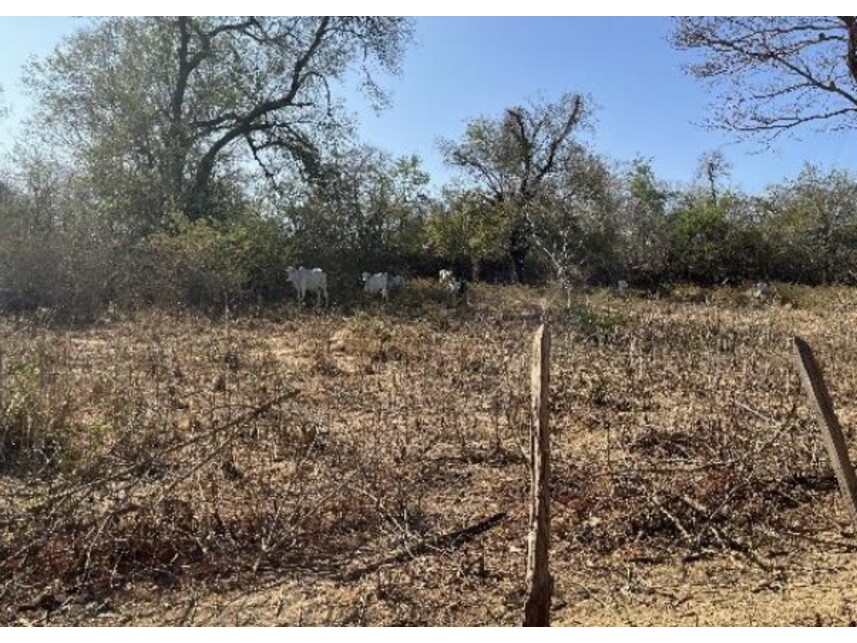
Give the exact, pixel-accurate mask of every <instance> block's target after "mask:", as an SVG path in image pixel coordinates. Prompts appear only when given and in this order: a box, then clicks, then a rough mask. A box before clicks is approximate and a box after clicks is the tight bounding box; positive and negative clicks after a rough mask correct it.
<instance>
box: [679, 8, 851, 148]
mask: <svg viewBox="0 0 857 643" xmlns="http://www.w3.org/2000/svg"><path fill="white" fill-rule="evenodd" d="M672 41H673V44H674V45H675V46H676V47H678V48H679V49H683V50H689V51H691V52H693V53H695V54H697V58H696V60H695V61H694V62H692V63H690V64H689V65H688V67H687V69H688V71H689V73H690V74H691V75H693V76H695V77H697V78H700V79H702V80H704V81H706V82H708V83H709V84H710V85H711V86H713V87H716V88H719V89H720V94H719V96H718V99H717V103H716V105H715V106H714V112H713V115H712V118H711V119H710V121H709V122H710V123H711V124H712V126H714V127H723V128H727V129H730V130H733V131H735V132H737V133H739V134H745V133H746V134H754V135H759V136H761V137H762V138H763V140H772V139H773V138H775V137H776V136H778V135H780V134H782V133H784V132H787V131H790V130H793V129H795V128H799V127H803V126H805V125H811V126H815V127H817V128H819V129H832V130H835V129H853V128H855V127H857V18H855V17H853V16H839V17H803V16H796V17H783V16H772V17H752V16H749V17H744V16H741V17H736V16H697V17H685V18H678V19H677V21H676V24H675V29H674V31H673V34H672Z"/></svg>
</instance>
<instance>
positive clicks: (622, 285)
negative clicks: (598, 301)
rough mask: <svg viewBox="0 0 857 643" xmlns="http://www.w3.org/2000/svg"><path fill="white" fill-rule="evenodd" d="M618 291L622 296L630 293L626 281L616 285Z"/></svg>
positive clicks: (620, 281) (621, 280) (622, 280)
mask: <svg viewBox="0 0 857 643" xmlns="http://www.w3.org/2000/svg"><path fill="white" fill-rule="evenodd" d="M616 289H617V290H618V291H619V294H620V295H625V294H627V293H628V282H627V281H625V280H624V279H620V280H619V281H618V282H617V283H616Z"/></svg>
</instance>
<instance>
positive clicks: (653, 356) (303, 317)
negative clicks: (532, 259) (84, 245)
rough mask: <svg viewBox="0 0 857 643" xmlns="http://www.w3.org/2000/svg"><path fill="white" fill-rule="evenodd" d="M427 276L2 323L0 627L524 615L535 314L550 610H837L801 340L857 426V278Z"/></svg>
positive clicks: (725, 615) (570, 614)
mask: <svg viewBox="0 0 857 643" xmlns="http://www.w3.org/2000/svg"><path fill="white" fill-rule="evenodd" d="M415 290H416V292H414V291H413V290H412V291H411V292H407V291H406V292H403V293H399V297H398V298H393V300H392V301H391V302H389V303H387V304H383V303H380V302H371V301H369V302H363V304H362V305H363V308H362V309H358V310H352V311H349V312H348V314H345V313H339V312H335V311H334V312H331V311H324V312H315V311H311V310H298V309H296V308H293V307H290V308H285V309H283V310H281V311H278V312H277V313H269V314H267V315H266V316H263V317H259V318H252V319H243V320H238V321H233V322H230V323H228V324H225V323H221V322H214V321H209V320H205V319H200V318H195V317H192V316H184V317H178V318H177V317H175V316H172V317H168V316H164V315H160V314H157V313H149V314H146V315H141V316H139V317H137V318H135V319H124V320H116V319H114V320H105V321H104V322H102V323H101V324H98V325H96V326H93V327H90V328H87V329H61V328H50V327H49V326H47V325H45V324H44V323H41V322H40V323H32V322H24V321H14V320H7V321H5V322H3V323H2V324H0V347H2V350H3V353H4V372H5V377H4V382H3V391H4V397H3V404H2V407H3V410H2V416H0V417H2V419H0V431H2V433H0V491H2V495H0V527H2V531H0V615H2V616H0V618H2V621H3V622H4V623H7V624H13V623H50V624H92V623H106V624H155V623H157V624H191V623H193V624H257V625H263V624H274V623H277V624H292V625H294V624H299V623H300V624H365V625H389V624H412V625H414V624H424V625H477V624H494V625H497V624H499V625H516V624H519V622H520V620H521V614H522V605H523V600H524V597H523V595H522V587H523V582H522V581H523V574H524V569H523V566H524V548H525V543H524V535H525V530H526V518H527V507H526V499H527V494H528V489H527V483H528V476H527V471H526V447H527V444H528V441H527V423H528V412H529V411H528V405H529V400H528V390H527V381H528V380H527V362H526V360H527V357H528V356H527V351H528V347H529V342H530V338H531V334H532V331H533V330H534V329H535V327H536V326H537V325H538V323H539V322H540V320H541V319H542V317H543V316H544V315H545V313H544V311H545V310H546V309H547V310H551V311H552V312H550V313H548V314H547V316H548V317H549V318H550V321H551V323H552V327H553V330H554V357H553V382H552V393H553V414H552V423H553V427H554V443H553V453H554V455H553V459H554V460H553V486H552V500H553V537H554V541H553V550H552V563H553V570H554V576H555V584H556V594H555V606H554V607H555V613H554V620H555V622H556V623H558V624H565V625H604V624H685V625H693V624H697V623H698V624H708V625H731V624H742V625H750V624H779V625H788V624H815V623H819V622H820V623H823V624H847V623H850V622H852V621H853V620H854V608H853V604H854V601H855V600H857V595H855V593H854V591H853V589H852V584H851V583H850V579H851V578H852V577H853V572H854V571H855V564H854V563H853V562H852V561H851V558H852V557H853V556H852V552H853V550H854V549H855V547H857V540H855V537H854V529H853V526H852V525H851V524H850V523H849V521H848V517H847V515H846V512H845V511H844V507H843V505H842V503H841V502H840V499H839V496H838V493H837V491H836V486H835V481H834V479H833V476H832V473H831V471H830V468H829V466H828V464H827V462H826V456H825V454H824V451H823V447H822V446H821V443H820V440H819V439H818V429H817V427H816V426H815V424H814V422H813V419H812V417H811V416H810V413H809V410H808V409H807V408H806V404H805V402H804V399H803V397H802V393H801V392H800V389H799V383H798V378H797V375H796V371H795V369H794V366H793V361H792V356H791V349H790V344H789V339H790V337H791V335H792V334H793V333H800V334H801V335H803V336H804V337H806V338H807V339H808V340H809V341H810V343H811V344H812V345H813V347H814V348H815V349H816V354H817V356H818V357H819V359H820V360H821V362H822V364H823V367H824V368H825V371H826V374H827V375H828V379H829V381H830V384H831V389H832V394H833V396H834V400H835V402H836V403H837V406H838V408H839V412H840V417H841V419H842V421H843V424H844V425H845V426H846V427H850V426H854V425H855V423H857V417H855V416H857V404H855V395H857V368H854V367H853V363H852V361H851V360H850V359H849V356H850V355H853V354H854V353H855V350H857V331H855V327H854V325H853V323H852V322H853V318H854V314H853V312H852V311H853V310H855V308H857V292H855V291H853V290H849V289H834V288H829V289H814V290H813V289H801V288H794V287H791V288H787V287H784V286H781V287H780V288H778V289H777V297H776V299H772V300H771V301H767V302H759V301H756V300H754V299H753V298H752V297H749V296H748V295H747V292H745V291H744V290H739V289H720V290H713V291H699V292H696V291H695V290H693V289H676V290H675V291H673V292H672V293H671V294H669V295H666V296H663V297H661V298H660V299H658V300H655V299H650V298H647V297H646V296H644V295H643V294H642V293H632V294H631V295H629V296H627V297H624V298H619V297H617V296H615V295H614V294H611V293H609V292H593V293H589V294H587V295H581V297H580V298H579V300H578V301H577V303H576V305H575V306H574V307H572V309H571V310H568V311H566V310H563V311H562V312H557V311H556V310H557V309H555V308H553V307H552V305H553V304H556V303H558V302H561V301H563V299H562V298H561V297H559V296H557V295H556V294H555V293H551V292H550V291H535V290H531V289H527V288H513V287H476V288H474V290H473V292H472V293H471V294H470V300H469V302H468V303H467V304H466V305H462V304H455V303H454V302H448V301H445V300H444V299H443V298H442V297H438V296H435V294H434V293H432V292H431V290H430V288H429V287H428V286H426V285H419V284H418V285H417V287H416V288H415ZM848 437H853V435H851V436H848ZM500 512H506V517H505V518H504V519H503V520H502V521H501V522H500V523H499V524H497V525H496V526H493V527H492V528H490V529H488V530H487V531H485V532H484V533H481V534H479V535H476V536H474V537H472V538H470V539H466V540H465V539H460V538H459V539H456V538H447V539H444V538H443V535H444V534H450V533H452V532H455V531H456V530H459V529H462V528H465V527H468V526H470V525H473V524H475V523H478V522H480V521H481V520H484V519H486V518H488V517H490V516H493V515H495V514H497V513H500Z"/></svg>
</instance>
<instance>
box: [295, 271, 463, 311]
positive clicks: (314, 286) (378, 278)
mask: <svg viewBox="0 0 857 643" xmlns="http://www.w3.org/2000/svg"><path fill="white" fill-rule="evenodd" d="M286 274H287V279H288V280H289V283H291V284H292V286H294V288H295V292H296V293H297V297H298V300H299V301H300V302H303V301H304V298H305V297H306V294H307V292H312V293H315V295H316V305H317V306H320V305H321V303H322V300H324V304H325V306H326V305H327V304H328V303H329V299H328V295H327V275H326V274H325V272H324V271H323V270H322V269H321V268H304V267H303V266H301V267H300V268H294V267H291V266H290V267H289V268H287V269H286ZM438 276H439V279H440V287H441V288H442V289H443V290H444V291H445V292H448V293H449V294H451V295H455V296H464V295H465V294H466V293H467V282H466V281H464V280H463V279H457V278H456V277H455V275H454V274H453V272H452V270H441V271H440V273H439V275H438ZM361 281H362V283H363V292H365V293H367V294H369V295H381V297H383V299H384V300H385V301H386V300H387V299H388V298H389V296H390V292H391V291H393V290H396V289H398V288H404V286H405V278H404V277H403V276H401V275H393V274H390V273H389V272H376V273H375V274H371V273H368V272H364V273H363V275H362V276H361Z"/></svg>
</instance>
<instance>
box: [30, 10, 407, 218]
mask: <svg viewBox="0 0 857 643" xmlns="http://www.w3.org/2000/svg"><path fill="white" fill-rule="evenodd" d="M411 29H412V27H411V23H410V21H409V20H407V19H403V18H385V17H339V18H337V17H155V18H126V17H120V18H110V19H106V20H102V21H97V22H95V23H93V24H92V25H91V26H89V27H88V28H86V29H83V30H81V31H79V32H78V33H76V34H75V35H73V36H72V37H70V38H69V39H67V40H66V41H65V42H63V43H62V44H61V45H60V46H59V47H58V48H57V49H56V50H55V51H54V52H53V53H52V54H51V55H50V56H48V57H47V58H46V59H45V60H43V61H41V62H36V63H33V64H32V65H31V66H30V69H29V73H28V77H29V78H30V81H29V82H30V86H31V88H32V90H33V92H35V94H36V97H37V99H38V103H39V105H40V106H41V110H40V112H39V113H38V114H37V115H36V117H35V119H34V123H38V127H39V129H40V131H41V132H42V133H43V134H45V135H46V136H48V137H50V140H51V141H52V143H54V144H62V145H63V149H64V150H65V152H66V153H67V154H68V155H69V156H71V157H72V158H75V159H78V160H79V161H82V162H83V163H84V164H85V166H86V167H87V168H88V169H89V171H90V172H91V174H92V178H93V183H94V185H95V186H96V187H97V189H100V190H102V192H103V193H104V195H105V196H106V197H107V198H113V199H115V200H116V201H118V202H120V203H122V202H126V203H127V198H126V197H127V195H128V194H137V195H144V194H145V195H148V199H147V200H146V201H147V202H146V203H145V207H144V208H143V210H145V211H147V212H149V213H154V214H150V215H149V216H156V217H157V216H163V214H165V213H166V212H168V211H169V210H180V211H182V212H184V213H185V214H187V215H188V216H190V217H191V218H192V219H193V218H195V217H198V216H201V215H203V214H210V213H212V211H216V210H217V208H218V203H217V198H218V194H219V193H221V192H222V188H223V185H222V184H223V183H224V182H225V183H226V185H227V192H228V185H229V182H230V177H234V176H235V175H236V174H240V173H241V172H248V171H253V172H254V173H255V174H256V175H257V176H260V177H264V178H267V179H269V180H276V179H277V178H278V177H280V176H281V175H282V173H283V172H284V170H286V169H290V170H292V171H295V170H296V171H298V172H300V173H301V174H303V176H305V177H313V176H315V175H316V174H317V173H318V170H319V167H320V165H321V158H322V155H323V152H324V149H325V146H326V145H329V144H330V142H331V141H335V140H336V138H337V136H339V135H341V134H342V133H343V132H344V131H346V126H347V125H348V123H347V119H346V118H345V116H344V113H343V110H342V109H341V107H342V106H341V102H340V101H339V100H338V99H337V97H336V96H337V93H336V92H337V86H338V84H340V83H341V82H342V81H343V79H344V78H345V76H346V74H347V73H348V72H349V70H351V69H352V68H353V67H354V66H355V65H359V66H360V67H361V68H362V71H363V73H364V79H365V80H364V87H365V88H367V89H368V90H369V92H370V93H371V95H372V96H374V97H376V98H378V97H382V96H383V92H381V90H380V89H379V86H378V85H377V84H376V83H375V81H374V77H373V73H374V72H376V71H378V70H380V71H383V72H395V71H396V70H397V68H398V64H399V61H400V59H401V56H402V53H403V51H404V47H405V46H406V44H407V43H408V42H409V39H410V37H411ZM248 168H255V170H252V169H248ZM148 223H149V224H155V227H156V224H157V222H151V221H150V222H148Z"/></svg>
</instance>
